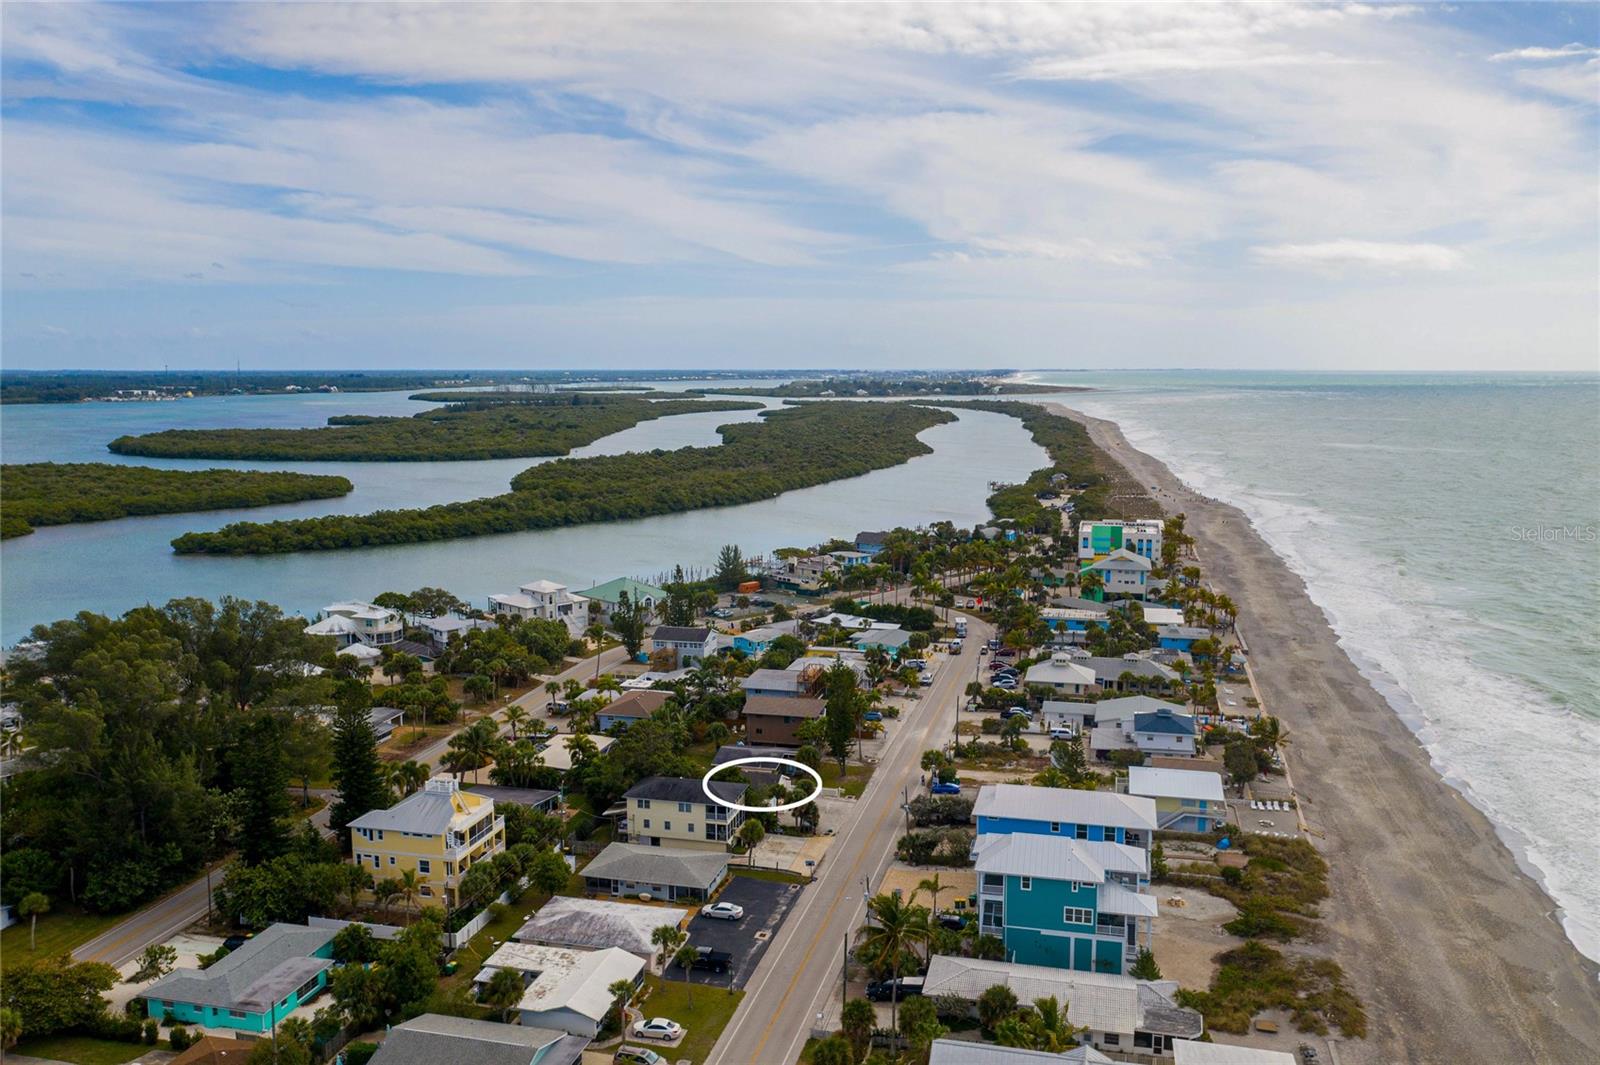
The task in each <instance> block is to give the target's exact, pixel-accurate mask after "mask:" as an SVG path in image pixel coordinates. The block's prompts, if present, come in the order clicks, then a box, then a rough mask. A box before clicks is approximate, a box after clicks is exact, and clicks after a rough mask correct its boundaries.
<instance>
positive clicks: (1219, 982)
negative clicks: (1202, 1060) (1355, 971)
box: [1177, 940, 1367, 1039]
mask: <svg viewBox="0 0 1600 1065" xmlns="http://www.w3.org/2000/svg"><path fill="white" fill-rule="evenodd" d="M1215 960H1216V963H1217V971H1216V974H1215V975H1214V976H1213V977H1212V978H1211V985H1210V987H1208V988H1207V989H1206V990H1204V991H1197V990H1193V989H1189V988H1184V989H1182V990H1180V991H1179V992H1178V993H1177V1001H1178V1003H1179V1005H1183V1006H1188V1007H1189V1008H1190V1009H1195V1010H1199V1011H1200V1012H1201V1013H1203V1014H1205V1018H1206V1026H1207V1027H1208V1028H1211V1029H1212V1030H1213V1031H1218V1032H1236V1033H1244V1032H1248V1031H1249V1030H1250V1024H1251V1022H1252V1021H1253V1020H1254V1019H1255V1016H1256V1015H1257V1014H1258V1013H1262V1012H1264V1011H1266V1010H1282V1011H1284V1012H1285V1013H1288V1014H1289V1015H1290V1017H1291V1019H1292V1020H1293V1021H1294V1025H1295V1027H1296V1028H1298V1029H1299V1030H1300V1031H1302V1032H1310V1033H1313V1034H1316V1035H1327V1034H1328V1031H1329V1027H1330V1025H1331V1026H1332V1027H1335V1028H1338V1029H1339V1032H1340V1034H1342V1035H1344V1036H1345V1037H1347V1038H1350V1039H1360V1038H1363V1037H1364V1036H1365V1035H1366V1034H1367V1014H1366V1010H1365V1009H1364V1008H1363V1007H1362V1005H1361V1001H1360V1000H1359V999H1358V998H1357V997H1356V996H1355V994H1354V992H1352V991H1351V990H1350V989H1349V988H1348V987H1347V986H1346V985H1345V981H1344V970H1343V969H1341V968H1340V967H1339V965H1338V963H1337V962H1333V961H1329V960H1327V959H1322V958H1291V957H1289V956H1287V955H1285V954H1283V953H1282V952H1281V951H1278V950H1275V949H1273V948H1272V947H1269V946H1267V945H1266V944H1264V943H1260V942H1257V941H1256V940H1251V941H1249V942H1247V943H1245V944H1244V945H1243V946H1240V947H1236V948H1234V949H1233V950H1228V951H1224V952H1223V953H1221V954H1218V955H1217V956H1216V959H1215Z"/></svg>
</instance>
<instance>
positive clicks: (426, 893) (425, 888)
mask: <svg viewBox="0 0 1600 1065" xmlns="http://www.w3.org/2000/svg"><path fill="white" fill-rule="evenodd" d="M418 893H419V894H420V895H421V896H422V897H423V898H425V899H431V898H433V892H432V890H430V889H429V887H428V885H427V884H423V885H422V888H421V890H420V891H419V892H418Z"/></svg>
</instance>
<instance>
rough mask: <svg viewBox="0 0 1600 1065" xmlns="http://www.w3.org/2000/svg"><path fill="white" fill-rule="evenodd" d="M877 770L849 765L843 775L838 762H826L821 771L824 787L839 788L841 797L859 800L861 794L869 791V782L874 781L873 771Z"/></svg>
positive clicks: (870, 767)
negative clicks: (845, 796) (846, 796)
mask: <svg viewBox="0 0 1600 1065" xmlns="http://www.w3.org/2000/svg"><path fill="white" fill-rule="evenodd" d="M875 768H877V767H876V766H870V765H847V766H846V767H845V770H844V772H843V773H841V772H839V763H838V762H829V761H824V762H823V763H822V770H821V773H822V786H823V787H825V788H838V789H839V793H840V794H841V795H848V796H849V797H850V798H852V799H859V798H861V793H862V792H864V791H866V790H867V781H869V780H871V779H872V771H873V769H875Z"/></svg>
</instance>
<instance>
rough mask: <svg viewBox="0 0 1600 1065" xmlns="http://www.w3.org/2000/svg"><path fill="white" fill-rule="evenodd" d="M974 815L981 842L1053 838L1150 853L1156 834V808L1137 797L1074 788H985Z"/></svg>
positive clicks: (1152, 803) (1013, 786)
mask: <svg viewBox="0 0 1600 1065" xmlns="http://www.w3.org/2000/svg"><path fill="white" fill-rule="evenodd" d="M972 813H973V815H974V816H975V817H976V818H977V820H978V835H979V837H982V836H986V835H1006V834H1009V833H1018V834H1023V835H1038V836H1055V837H1058V838H1061V839H1076V840H1081V841H1084V842H1087V843H1121V844H1124V845H1126V846H1130V847H1137V848H1139V849H1141V850H1143V851H1146V852H1148V851H1149V850H1150V844H1151V836H1152V834H1153V833H1154V832H1155V830H1156V804H1155V802H1154V801H1153V800H1151V799H1147V798H1143V797H1141V796H1137V795H1118V794H1116V793H1115V792H1109V791H1078V790H1076V789H1073V788H1035V787H1031V786H1029V785H1027V784H985V785H984V786H983V787H981V788H979V789H978V799H977V801H976V802H975V803H974V804H973V807H972Z"/></svg>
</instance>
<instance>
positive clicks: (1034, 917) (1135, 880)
mask: <svg viewBox="0 0 1600 1065" xmlns="http://www.w3.org/2000/svg"><path fill="white" fill-rule="evenodd" d="M976 861H977V867H978V914H979V916H978V920H979V928H980V929H981V930H982V931H983V932H984V934H986V935H992V936H996V937H998V938H999V939H1000V940H1001V941H1002V942H1003V943H1004V944H1005V949H1006V954H1005V956H1006V960H1007V961H1013V962H1018V963H1020V964H1023V965H1048V966H1053V967H1055V968H1058V969H1074V970H1077V971H1079V972H1095V973H1113V974H1116V975H1118V976H1120V975H1123V974H1124V973H1126V972H1127V970H1128V969H1130V968H1131V967H1132V966H1133V963H1134V962H1135V961H1137V960H1138V957H1139V950H1140V949H1141V948H1143V947H1148V946H1149V945H1150V932H1151V924H1152V923H1153V921H1154V920H1155V915H1156V900H1155V898H1154V897H1153V896H1151V895H1147V894H1144V893H1143V892H1141V891H1140V887H1141V884H1142V883H1144V882H1147V881H1148V879H1149V855H1148V854H1147V853H1146V852H1145V851H1144V850H1143V849H1141V848H1138V847H1130V846H1127V845H1125V844H1118V843H1089V842H1085V841H1082V840H1077V839H1063V838H1059V837H1051V836H1046V835H1038V834H1036V833H1030V832H1017V833H1013V834H1011V835H1003V836H1002V835H987V836H985V835H980V836H979V837H978V843H977V847H976Z"/></svg>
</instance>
